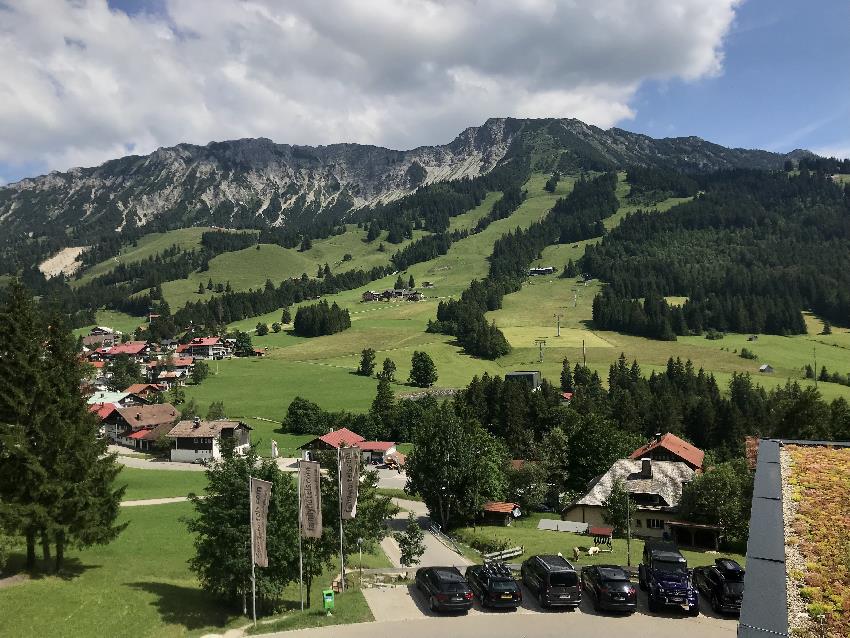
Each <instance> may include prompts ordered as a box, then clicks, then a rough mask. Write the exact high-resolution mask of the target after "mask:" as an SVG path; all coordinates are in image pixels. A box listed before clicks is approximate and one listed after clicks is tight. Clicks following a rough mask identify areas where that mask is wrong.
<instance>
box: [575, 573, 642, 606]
mask: <svg viewBox="0 0 850 638" xmlns="http://www.w3.org/2000/svg"><path fill="white" fill-rule="evenodd" d="M581 584H582V586H583V587H584V590H585V591H586V592H587V593H589V594H590V596H591V597H592V598H593V608H594V609H595V610H596V611H601V610H603V609H605V610H608V611H625V612H629V613H631V612H634V611H635V610H636V609H637V592H636V591H635V587H634V585H632V582H631V580H629V572H627V571H626V570H625V569H623V568H622V567H620V566H619V565H588V566H586V567H582V568H581Z"/></svg>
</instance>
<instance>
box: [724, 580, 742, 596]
mask: <svg viewBox="0 0 850 638" xmlns="http://www.w3.org/2000/svg"><path fill="white" fill-rule="evenodd" d="M723 591H724V592H725V593H726V594H729V595H731V596H736V595H740V594H743V593H744V583H726V584H725V585H724V586H723Z"/></svg>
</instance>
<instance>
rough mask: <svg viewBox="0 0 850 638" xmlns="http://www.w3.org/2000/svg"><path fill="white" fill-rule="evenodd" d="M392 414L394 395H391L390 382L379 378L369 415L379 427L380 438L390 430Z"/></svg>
mask: <svg viewBox="0 0 850 638" xmlns="http://www.w3.org/2000/svg"><path fill="white" fill-rule="evenodd" d="M394 413H395V394H393V389H392V387H391V386H390V382H389V381H387V380H386V379H385V378H383V377H380V378H379V379H378V391H377V392H376V394H375V399H374V400H373V401H372V407H371V409H370V410H369V414H370V415H371V417H372V418H373V419H374V420H375V421H376V423H378V424H380V425H381V434H382V436H383V435H385V434H387V433H389V432H390V431H391V430H392V424H393V420H394V419H393V417H394Z"/></svg>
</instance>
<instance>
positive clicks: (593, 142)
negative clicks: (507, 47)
mask: <svg viewBox="0 0 850 638" xmlns="http://www.w3.org/2000/svg"><path fill="white" fill-rule="evenodd" d="M803 154H808V152H807V151H793V152H792V153H789V154H780V153H772V152H769V151H762V150H757V149H740V148H732V149H730V148H727V147H723V146H720V145H718V144H714V143H712V142H707V141H705V140H703V139H701V138H698V137H695V136H689V137H678V138H661V139H656V138H652V137H649V136H647V135H643V134H640V133H633V132H630V131H626V130H624V129H621V128H616V127H615V128H611V129H607V130H603V129H601V128H598V127H595V126H592V125H588V124H585V123H583V122H581V121H579V120H575V119H552V118H549V119H516V118H489V119H488V120H487V121H486V122H484V124H482V125H481V126H471V127H468V128H466V129H464V130H463V131H462V132H461V133H459V134H458V135H457V136H456V137H455V138H454V139H453V140H451V141H450V142H449V143H447V144H442V145H433V146H427V145H426V146H419V147H416V148H413V149H409V150H394V149H388V148H384V147H381V146H375V145H363V144H357V143H335V144H328V145H320V146H307V145H290V144H283V143H276V142H274V141H272V140H270V139H268V138H242V139H238V140H229V141H222V142H218V141H213V142H209V143H208V144H206V145H196V144H188V143H181V144H177V145H175V146H171V147H161V148H159V149H157V150H156V151H153V152H152V153H150V154H147V155H128V156H125V157H121V158H116V159H112V160H109V161H107V162H104V163H103V164H101V165H99V166H96V167H87V168H73V169H70V170H68V171H64V172H55V171H54V172H52V173H49V174H47V175H43V176H38V177H30V178H25V179H22V180H20V181H18V182H15V183H12V184H7V185H5V186H2V187H0V230H3V231H4V232H3V234H5V235H6V236H7V238H10V239H11V241H17V242H21V241H27V239H28V238H36V239H38V238H45V239H48V240H50V241H51V242H52V244H53V245H54V246H56V247H61V246H68V245H82V244H86V243H91V242H92V241H94V239H95V238H96V237H97V236H98V235H101V236H102V235H103V234H105V233H109V232H113V233H114V232H119V233H120V232H122V231H126V230H128V229H130V228H134V229H137V232H138V231H140V230H142V229H144V230H145V231H146V232H152V231H155V230H163V229H168V228H177V227H186V226H195V225H213V226H222V227H232V228H238V227H255V228H256V227H276V226H278V227H297V226H298V225H300V224H305V223H309V222H312V221H315V220H317V219H322V218H327V219H331V220H340V219H345V218H346V216H348V215H349V214H350V213H352V212H353V211H355V210H357V209H360V208H363V207H366V206H374V205H376V204H381V203H387V202H390V201H393V200H396V199H399V198H401V197H404V196H405V195H408V194H410V193H412V192H414V191H415V190H416V189H417V188H418V187H420V186H422V185H424V184H430V183H435V182H442V181H449V180H457V179H462V178H466V177H477V176H480V175H484V174H487V173H489V172H490V171H492V170H493V169H494V168H496V167H497V166H499V165H502V164H504V163H505V162H509V161H511V160H512V159H513V158H515V157H517V156H523V157H526V158H528V159H529V161H530V163H531V167H532V169H533V170H549V171H551V170H556V169H560V170H562V171H565V172H566V171H580V170H588V169H590V170H606V169H611V168H625V167H627V166H629V165H633V164H641V165H665V166H671V167H673V168H676V169H677V170H684V171H705V170H715V169H720V168H736V167H749V168H780V167H781V166H782V164H783V163H784V162H785V160H787V159H789V158H795V157H799V156H802V155H803ZM8 241H9V240H7V242H8Z"/></svg>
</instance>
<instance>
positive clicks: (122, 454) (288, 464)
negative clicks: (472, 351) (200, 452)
mask: <svg viewBox="0 0 850 638" xmlns="http://www.w3.org/2000/svg"><path fill="white" fill-rule="evenodd" d="M109 452H115V453H116V454H118V462H119V463H122V464H124V465H126V466H127V467H133V468H137V469H140V470H178V471H185V472H203V471H204V470H206V469H207V468H206V467H204V466H203V465H200V464H199V463H177V462H172V461H167V460H162V459H147V458H139V457H136V456H127V455H128V454H137V452H134V451H133V450H130V449H128V448H125V447H123V446H120V445H110V446H109ZM277 466H278V467H279V468H280V469H281V470H282V471H284V472H296V471H297V470H298V459H296V458H278V459H277ZM406 483H407V475H406V474H405V473H404V472H402V473H401V474H399V473H398V472H396V471H395V470H384V469H379V470H378V487H388V488H395V489H404V486H405V484H406Z"/></svg>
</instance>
